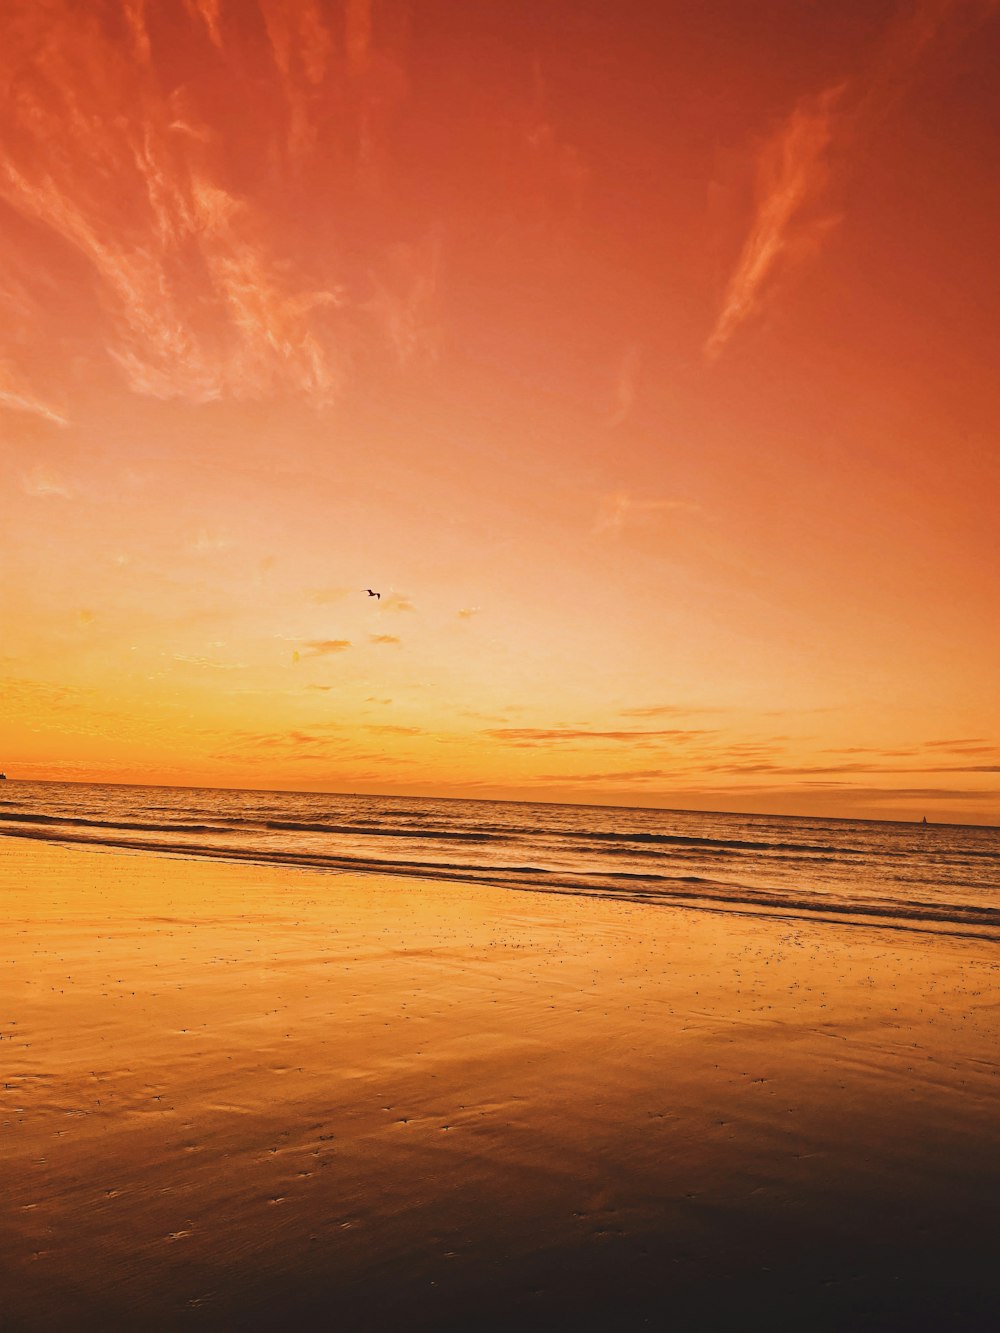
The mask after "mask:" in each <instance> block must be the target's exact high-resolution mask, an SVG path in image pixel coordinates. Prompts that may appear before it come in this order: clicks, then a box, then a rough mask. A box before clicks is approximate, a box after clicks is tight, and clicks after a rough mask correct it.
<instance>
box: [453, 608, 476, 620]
mask: <svg viewBox="0 0 1000 1333" xmlns="http://www.w3.org/2000/svg"><path fill="white" fill-rule="evenodd" d="M481 612H482V607H480V606H463V607H462V608H461V610H460V611H456V612H455V614H456V615H457V616H458V618H459V620H471V619H472V617H473V616H478V615H480V614H481Z"/></svg>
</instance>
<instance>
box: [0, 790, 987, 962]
mask: <svg viewBox="0 0 1000 1333" xmlns="http://www.w3.org/2000/svg"><path fill="white" fill-rule="evenodd" d="M0 832H6V833H13V834H17V835H19V836H30V837H34V838H41V839H47V840H58V841H63V842H77V843H99V844H102V845H105V846H117V847H135V848H143V849H146V850H157V851H182V852H184V853H185V854H187V855H202V856H212V857H216V858H220V857H225V858H231V859H239V860H253V861H268V862H272V863H275V864H299V865H310V866H315V867H317V868H326V869H337V870H358V871H378V872H380V873H393V874H405V875H413V874H427V875H430V876H432V877H434V878H436V879H443V878H444V879H455V880H457V881H461V882H462V883H464V884H473V883H479V884H494V885H500V886H505V887H508V888H519V889H524V888H528V889H531V890H533V891H539V890H543V891H548V892H553V893H560V894H588V895H597V896H601V897H617V898H623V899H630V900H633V901H649V902H656V901H659V902H666V903H670V902H674V903H678V902H690V903H693V902H700V903H702V904H704V905H706V906H713V907H716V908H721V909H723V910H725V909H727V908H733V907H735V908H737V909H739V910H744V911H746V910H751V911H759V912H780V913H782V914H784V915H788V914H789V913H794V914H799V915H814V916H815V915H820V916H825V917H827V918H832V919H842V920H857V921H862V922H881V923H883V924H886V925H895V926H896V927H897V928H900V929H920V930H936V931H950V932H956V933H978V934H984V935H988V936H990V937H991V938H995V939H997V938H1000V829H995V828H986V827H976V826H968V825H927V826H924V825H918V824H899V823H880V822H873V821H863V820H829V819H814V818H800V817H797V818H789V817H779V816H771V815H733V814H704V813H699V812H691V811H667V810H649V809H626V808H610V807H605V806H570V805H545V804H531V803H517V802H504V801H455V800H429V799H416V798H410V797H405V798H404V797H367V796H334V795H327V794H317V793H295V792H249V791H226V790H214V789H188V788H170V787H123V786H102V785H88V784H83V783H21V782H17V783H12V782H8V783H6V784H4V785H3V788H2V790H0Z"/></svg>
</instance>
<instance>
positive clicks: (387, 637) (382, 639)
mask: <svg viewBox="0 0 1000 1333" xmlns="http://www.w3.org/2000/svg"><path fill="white" fill-rule="evenodd" d="M368 637H369V638H370V639H371V641H372V643H402V639H398V638H397V637H396V635H395V634H370V635H369V636H368Z"/></svg>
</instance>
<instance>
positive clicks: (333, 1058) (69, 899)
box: [0, 838, 1000, 1333]
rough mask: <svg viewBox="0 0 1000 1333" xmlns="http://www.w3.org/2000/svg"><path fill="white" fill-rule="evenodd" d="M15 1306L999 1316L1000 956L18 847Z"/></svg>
mask: <svg viewBox="0 0 1000 1333" xmlns="http://www.w3.org/2000/svg"><path fill="white" fill-rule="evenodd" d="M0 925H2V935H0V1172H2V1187H3V1188H2V1194H0V1326H2V1327H3V1328H4V1330H10V1331H11V1333H13V1330H31V1331H32V1333H34V1331H36V1330H55V1329H59V1330H63V1329H73V1330H89V1329H95V1330H96V1329H102V1330H105V1329H213V1330H214V1329H233V1330H236V1329H266V1328H272V1327H273V1328H279V1327H288V1328H299V1329H313V1328H315V1329H319V1328H324V1329H325V1328H328V1327H337V1328H339V1329H343V1330H352V1329H366V1330H367V1329H376V1330H377V1329H395V1328H400V1329H402V1328H407V1329H419V1328H426V1329H470V1328H476V1329H480V1330H481V1329H506V1328H510V1329H515V1328H516V1329H542V1328H551V1327H553V1326H556V1325H559V1326H561V1325H562V1324H563V1323H569V1322H572V1323H575V1324H577V1325H578V1326H581V1327H592V1326H596V1327H606V1328H615V1329H630V1328H647V1327H648V1328H664V1329H667V1328H671V1329H697V1328H706V1329H707V1328H713V1329H715V1328H718V1329H725V1328H734V1329H735V1328H741V1329H746V1328H762V1329H763V1328H771V1329H773V1328H789V1329H792V1328H795V1329H798V1328H810V1329H816V1328H828V1329H846V1328H851V1329H862V1328H870V1329H914V1328H925V1327H926V1328H945V1327H950V1328H963V1329H969V1328H987V1327H995V1326H996V1325H997V1323H998V1320H1000V1282H998V1279H997V1277H996V1276H995V1258H996V1247H995V1219H996V1199H997V1198H998V1197H1000V1080H998V1072H997V1071H998V1063H997V1062H998V1050H1000V1041H998V1037H1000V1008H998V987H997V982H998V977H1000V972H998V963H1000V946H998V945H997V944H995V943H991V942H988V941H984V940H982V939H961V938H955V937H944V936H938V935H934V934H925V933H920V932H916V931H908V930H892V929H873V928H871V927H867V926H849V925H839V924H837V925H833V924H827V923H813V922H808V923H806V922H802V921H785V920H783V919H781V918H780V917H752V916H744V915H740V914H738V913H735V912H709V911H696V910H688V909H681V908H675V907H663V908H660V907H650V906H648V905H634V904H630V903H625V902H610V901H609V902H605V901H601V900H596V899H593V898H591V899H575V898H569V897H558V898H554V897H551V896H546V895H543V894H534V893H514V892H509V891H503V890H494V889H484V888H481V887H475V888H470V887H467V886H464V885H458V884H454V883H446V884H442V883H435V882H433V881H425V880H417V879H412V880H410V879H400V878H391V879H389V878H385V879H382V878H378V877H375V876H360V875H346V874H341V875H331V874H322V873H319V872H315V871H302V870H292V869H287V868H276V867H271V866H253V865H232V864H221V863H215V862H210V861H195V860H184V859H181V858H172V857H166V856H154V855H149V854H125V853H117V852H108V851H102V850H81V849H76V848H64V847H60V846H55V845H50V844H44V843H38V842H30V841H27V840H23V839H18V838H0Z"/></svg>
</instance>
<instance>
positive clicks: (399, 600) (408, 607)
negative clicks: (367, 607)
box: [379, 592, 414, 611]
mask: <svg viewBox="0 0 1000 1333" xmlns="http://www.w3.org/2000/svg"><path fill="white" fill-rule="evenodd" d="M379 610H380V611H412V610H414V606H413V600H412V598H410V597H409V596H407V594H406V593H402V592H389V593H385V594H384V595H383V596H382V599H381V601H380V602H379Z"/></svg>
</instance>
